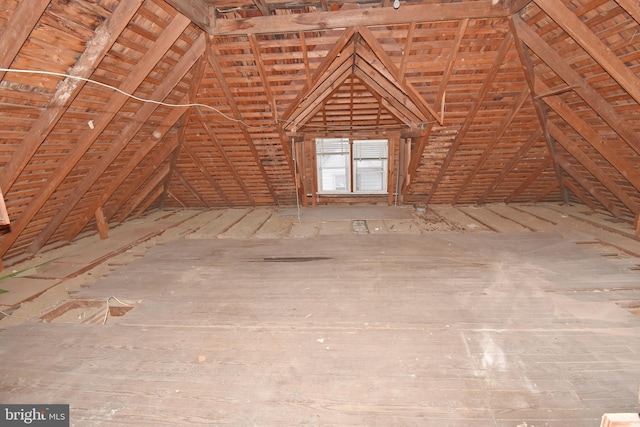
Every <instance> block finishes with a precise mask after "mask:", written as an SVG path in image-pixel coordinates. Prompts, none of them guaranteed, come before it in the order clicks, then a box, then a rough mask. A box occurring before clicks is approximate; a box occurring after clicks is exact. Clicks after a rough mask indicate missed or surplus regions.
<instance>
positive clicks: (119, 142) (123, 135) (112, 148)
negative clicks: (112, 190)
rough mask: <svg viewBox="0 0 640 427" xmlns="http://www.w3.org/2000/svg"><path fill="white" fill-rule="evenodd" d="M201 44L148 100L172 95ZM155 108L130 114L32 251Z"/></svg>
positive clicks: (202, 41) (146, 106)
mask: <svg viewBox="0 0 640 427" xmlns="http://www.w3.org/2000/svg"><path fill="white" fill-rule="evenodd" d="M204 47H205V35H204V34H203V35H201V36H200V37H199V38H198V39H197V40H196V41H195V43H194V44H193V45H192V46H191V48H190V49H189V50H188V51H187V52H186V53H185V54H184V55H183V56H182V58H181V59H180V62H178V64H176V65H175V66H174V67H173V68H172V70H171V72H170V73H169V74H168V75H167V76H166V77H165V78H164V79H163V80H162V82H161V83H160V84H159V85H158V86H157V87H156V90H155V91H154V92H153V94H152V95H151V97H150V99H152V100H154V101H162V100H163V99H165V98H166V97H167V96H168V95H169V94H171V92H172V91H173V89H174V88H175V87H176V85H177V84H178V83H180V81H181V80H182V79H183V78H184V77H185V75H186V74H187V73H188V72H189V70H190V69H191V67H192V66H193V64H194V63H195V62H196V61H197V60H198V58H199V57H201V56H202V54H203V53H204ZM157 108H158V104H155V103H145V104H144V105H142V107H140V109H139V110H138V111H137V112H136V114H135V116H134V117H133V120H131V121H130V122H129V124H128V125H127V126H126V127H125V128H124V129H123V130H122V131H121V132H120V134H119V135H118V137H117V138H116V139H114V140H113V141H111V144H110V145H109V149H108V150H107V152H106V153H104V154H103V155H102V157H100V160H99V161H98V163H97V164H96V165H94V166H93V167H92V168H91V170H90V171H89V173H88V174H87V175H86V176H85V177H84V179H83V180H82V182H81V183H80V184H79V185H78V186H77V187H76V189H75V190H74V195H73V196H71V197H70V198H69V200H67V201H66V202H65V204H64V206H63V207H62V208H61V209H60V210H58V212H57V213H56V215H55V216H54V217H53V218H52V219H51V221H49V223H48V224H47V226H46V227H45V228H44V229H43V230H42V232H41V233H40V234H39V235H38V237H37V238H36V239H35V240H34V241H33V242H32V243H31V245H30V249H31V252H32V253H35V252H37V251H38V250H39V249H40V248H41V247H42V246H44V245H45V244H46V243H47V240H49V238H50V237H51V236H52V235H53V233H54V232H55V231H56V230H57V229H58V227H59V226H60V224H61V223H62V221H64V219H65V218H66V217H67V215H69V213H70V212H71V211H72V210H73V208H74V207H75V206H76V204H77V203H78V202H79V201H80V200H82V198H83V197H84V196H85V194H86V193H87V192H88V191H89V190H90V189H91V187H92V186H93V184H95V183H96V181H98V179H99V178H100V177H101V176H102V174H103V173H104V171H105V170H107V168H108V167H109V166H110V165H111V163H112V162H113V161H114V160H115V159H116V157H118V155H119V154H120V152H121V151H122V150H123V149H124V148H125V147H126V146H127V144H128V143H129V142H130V141H131V139H133V137H134V136H135V135H136V134H137V133H138V131H139V130H140V129H141V128H142V126H143V125H144V124H145V123H146V122H147V120H148V119H149V117H151V115H152V114H153V112H154V111H155V110H156V109H157ZM178 108H180V107H178ZM150 139H151V141H153V140H154V139H155V140H156V141H157V140H159V138H157V137H156V136H155V135H152V137H151V138H150Z"/></svg>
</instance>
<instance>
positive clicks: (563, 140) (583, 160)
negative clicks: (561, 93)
mask: <svg viewBox="0 0 640 427" xmlns="http://www.w3.org/2000/svg"><path fill="white" fill-rule="evenodd" d="M549 132H550V133H551V136H552V137H553V138H554V139H555V140H556V141H558V143H559V144H560V145H561V146H562V148H564V149H565V150H566V151H567V153H569V154H570V155H571V156H573V157H574V158H575V159H576V160H577V161H578V162H579V163H580V164H581V165H582V166H583V167H584V168H585V169H586V170H588V171H589V172H590V173H591V174H592V175H593V176H595V177H596V178H597V179H598V180H599V181H600V182H601V183H602V185H603V186H604V187H606V188H607V190H609V191H610V192H611V193H612V194H613V195H614V196H615V197H617V198H618V200H620V201H621V202H622V203H623V204H624V205H625V206H626V207H627V209H629V210H630V211H631V212H633V213H634V214H636V215H637V214H638V213H639V212H640V205H638V203H636V202H635V201H634V200H633V199H632V198H631V197H629V195H628V194H627V193H626V192H625V191H624V190H623V189H622V188H621V187H620V186H619V185H618V184H617V183H616V182H615V180H613V179H612V178H611V177H610V176H609V175H607V174H605V173H603V172H602V169H601V168H600V166H599V165H598V164H597V163H596V162H595V161H593V160H592V159H591V158H590V157H589V156H588V155H587V154H585V153H584V152H583V151H582V150H581V149H580V148H579V147H578V146H577V145H576V143H575V141H573V140H572V139H571V138H569V137H568V136H567V135H566V134H565V133H564V132H563V131H562V130H561V129H560V128H559V127H557V126H556V125H555V124H553V123H549ZM587 190H589V189H588V188H587ZM590 193H591V191H590ZM598 199H599V201H600V202H601V203H602V205H603V206H605V207H607V209H608V208H609V207H610V206H612V205H613V203H612V201H611V200H610V198H609V197H607V196H605V195H602V196H600V197H599V198H598ZM618 216H622V215H621V214H620V213H618Z"/></svg>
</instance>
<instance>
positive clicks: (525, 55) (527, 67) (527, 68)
mask: <svg viewBox="0 0 640 427" xmlns="http://www.w3.org/2000/svg"><path fill="white" fill-rule="evenodd" d="M523 26H526V24H524V23H523V22H522V20H520V19H519V18H518V17H517V16H516V15H514V16H513V17H512V18H511V19H510V20H509V28H511V32H513V34H514V40H515V46H516V51H517V52H518V56H519V57H520V63H521V64H522V71H523V72H524V75H525V79H526V80H527V85H529V92H530V93H531V98H532V102H533V106H534V108H535V110H536V116H537V117H538V122H539V123H540V128H541V129H542V132H543V135H544V140H545V142H546V145H547V150H548V151H549V154H550V155H551V159H552V160H553V169H554V171H555V174H556V179H557V181H558V185H559V186H560V193H561V195H562V198H563V200H564V202H565V203H567V202H568V201H569V200H568V196H567V191H566V188H565V187H564V175H563V174H562V172H561V170H560V166H559V165H558V162H557V161H555V156H556V146H555V141H554V140H553V139H552V138H551V136H550V135H549V131H548V130H547V113H546V111H545V107H544V104H543V103H542V101H541V100H540V98H539V97H538V96H537V94H536V89H535V79H536V73H535V70H534V69H533V63H532V61H531V56H530V55H529V52H528V51H527V47H526V45H525V44H524V43H523V42H522V40H521V39H520V29H521V27H523Z"/></svg>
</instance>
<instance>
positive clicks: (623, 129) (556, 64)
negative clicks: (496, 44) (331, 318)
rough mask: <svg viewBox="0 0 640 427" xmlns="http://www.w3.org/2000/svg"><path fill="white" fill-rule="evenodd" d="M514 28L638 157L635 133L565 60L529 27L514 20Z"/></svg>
mask: <svg viewBox="0 0 640 427" xmlns="http://www.w3.org/2000/svg"><path fill="white" fill-rule="evenodd" d="M514 21H515V22H516V24H517V29H518V37H519V38H520V39H521V40H522V41H523V42H524V43H525V44H526V45H527V46H528V47H529V49H531V50H532V51H533V52H534V53H535V54H536V55H537V56H538V57H539V58H540V59H541V60H542V61H544V63H546V64H547V65H548V66H549V68H551V70H553V71H554V72H555V73H556V74H558V76H560V78H562V79H563V80H564V81H565V82H566V83H567V84H568V85H570V86H575V91H576V93H578V95H580V97H581V98H582V99H583V100H584V101H585V102H586V103H587V104H588V105H589V106H590V107H591V108H592V109H593V110H594V111H595V112H596V113H598V114H599V115H600V117H602V118H603V119H604V121H606V122H607V124H608V125H609V126H610V127H611V129H613V130H614V131H615V132H616V133H617V134H618V135H620V137H621V138H622V139H623V140H624V141H625V142H626V143H627V144H629V146H630V147H631V148H632V149H633V150H635V152H636V153H638V154H640V141H639V140H638V134H637V133H636V131H635V129H633V127H631V125H630V124H628V123H627V121H626V120H625V119H624V118H622V117H620V116H619V115H618V113H616V111H615V109H614V108H613V107H612V106H611V104H609V103H608V102H607V101H606V100H605V99H604V98H603V97H602V96H601V95H600V94H599V93H598V91H596V90H595V89H593V88H592V87H591V85H589V83H588V82H587V81H586V80H585V79H583V78H582V77H581V76H580V75H579V74H578V73H577V72H576V71H575V70H574V69H573V68H572V67H571V65H570V64H568V63H567V61H566V59H564V58H562V57H561V56H560V55H559V54H557V53H556V52H555V51H554V50H553V49H552V48H551V46H549V45H548V44H547V43H546V42H545V41H544V40H543V39H542V37H540V36H539V35H538V34H537V33H536V32H535V31H534V30H533V29H532V28H531V27H529V26H528V25H527V24H525V23H524V22H522V21H521V20H520V19H519V18H517V17H514Z"/></svg>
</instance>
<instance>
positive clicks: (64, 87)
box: [0, 0, 142, 191]
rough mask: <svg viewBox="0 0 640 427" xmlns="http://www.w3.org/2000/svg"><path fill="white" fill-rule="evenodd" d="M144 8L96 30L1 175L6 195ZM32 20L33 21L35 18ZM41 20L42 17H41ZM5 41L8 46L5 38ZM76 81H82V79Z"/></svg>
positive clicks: (120, 12)
mask: <svg viewBox="0 0 640 427" xmlns="http://www.w3.org/2000/svg"><path fill="white" fill-rule="evenodd" d="M40 3H42V2H41V1H40V2H38V4H40ZM46 3H48V2H46ZM21 4H23V5H25V7H26V6H27V5H28V6H29V8H31V7H33V6H34V5H33V4H31V2H22V3H21ZM141 4H142V0H133V1H130V2H124V3H121V4H120V5H119V6H118V8H117V9H116V10H115V11H114V13H113V14H112V15H111V17H109V19H107V20H106V21H105V22H104V24H103V25H101V26H100V27H98V29H96V35H95V37H94V38H93V39H92V40H91V41H90V42H89V43H88V44H87V48H86V50H85V52H84V53H83V54H82V56H81V57H80V59H79V60H78V62H77V63H76V65H75V66H74V67H73V68H72V69H71V70H70V71H69V72H68V74H69V75H70V76H72V77H67V78H66V79H65V80H64V82H63V83H62V84H59V85H58V88H57V90H56V92H55V94H54V95H53V97H52V98H51V99H50V101H49V102H48V105H47V107H46V109H45V110H44V111H43V112H42V113H41V114H40V117H38V120H37V121H36V122H35V125H34V126H32V127H31V128H30V129H29V132H28V133H27V134H26V135H25V137H24V141H25V143H23V144H21V145H20V146H19V147H18V149H17V150H16V151H15V152H14V153H13V155H12V158H11V161H9V162H8V164H7V165H6V166H5V167H4V168H2V170H1V171H0V185H2V186H3V187H4V188H5V191H9V189H10V188H11V187H12V186H13V184H14V182H15V180H16V179H17V178H18V176H19V175H20V173H21V172H22V171H23V169H24V168H25V166H26V165H27V164H28V163H29V161H30V160H31V158H32V156H33V155H34V154H35V152H36V151H37V150H38V147H39V146H40V144H42V141H44V139H45V138H46V137H47V135H48V134H49V132H51V130H52V129H53V128H54V126H55V125H56V124H57V123H58V121H59V120H60V118H61V117H62V115H63V114H64V112H65V111H66V109H67V107H68V106H69V105H70V104H71V102H72V101H73V100H74V99H75V97H76V96H77V95H78V93H79V92H80V90H81V89H82V88H83V87H84V85H85V81H84V80H79V79H86V78H89V77H90V76H91V74H92V73H93V72H94V71H95V70H96V68H97V67H98V65H99V64H100V61H101V60H102V59H103V58H104V56H105V55H106V54H107V52H108V51H109V49H110V48H111V46H113V44H114V43H115V42H116V40H117V38H118V37H119V36H120V34H121V33H122V31H123V30H124V29H125V27H126V26H127V24H128V23H129V21H130V20H131V18H132V17H133V16H134V15H135V13H136V12H137V10H138V9H139V8H140V5H141ZM21 9H22V8H21ZM34 10H36V11H37V10H39V9H38V7H35V8H34ZM40 13H41V12H40ZM36 15H37V13H36ZM30 16H31V17H32V18H33V17H34V16H35V15H30ZM37 16H38V17H39V15H37ZM15 18H16V19H26V18H25V17H23V16H21V15H20V16H16V17H15ZM18 24H19V23H18ZM18 24H16V25H18ZM34 25H35V23H34ZM7 30H11V28H8V29H7ZM2 40H3V42H4V40H5V39H4V35H3V37H2ZM7 41H8V42H14V43H18V41H17V40H12V39H11V38H7ZM20 44H22V43H20ZM73 77H78V78H79V79H76V78H73Z"/></svg>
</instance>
